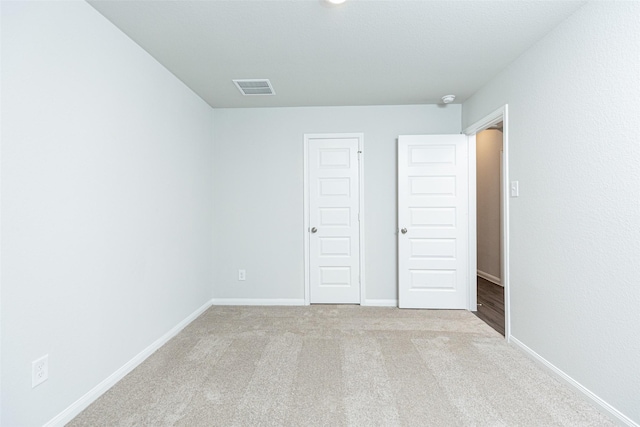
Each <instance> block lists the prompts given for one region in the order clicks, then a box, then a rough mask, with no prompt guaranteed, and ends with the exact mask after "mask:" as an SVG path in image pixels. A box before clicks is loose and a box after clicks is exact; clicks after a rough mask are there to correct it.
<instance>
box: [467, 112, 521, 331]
mask: <svg viewBox="0 0 640 427" xmlns="http://www.w3.org/2000/svg"><path fill="white" fill-rule="evenodd" d="M507 110H508V109H507V105H505V106H503V107H501V108H499V109H498V110H496V111H494V112H493V113H491V114H489V115H487V116H486V117H484V118H483V119H481V120H479V121H478V122H476V123H474V124H473V125H471V126H470V127H469V128H467V129H466V130H465V133H466V134H467V135H470V136H474V137H475V138H471V139H472V141H471V143H470V150H469V151H470V169H471V168H473V169H474V170H473V171H470V174H473V177H474V188H473V190H472V191H471V193H472V194H473V196H474V199H475V200H473V201H472V202H473V203H474V204H475V206H476V209H475V210H474V213H475V218H473V219H472V220H470V223H471V224H472V228H473V231H471V230H470V246H471V245H473V250H474V252H475V254H474V255H475V257H474V259H473V260H470V261H471V262H470V265H473V266H474V267H475V268H474V270H476V272H477V274H474V271H473V270H472V271H470V274H469V280H470V282H471V283H470V295H469V299H470V301H475V303H476V304H477V311H475V314H476V315H477V316H478V317H479V318H480V319H482V320H483V321H485V322H486V323H487V324H489V326H491V327H492V328H493V329H495V330H496V331H498V332H499V333H501V334H502V335H504V336H505V337H506V339H507V340H509V338H510V332H511V328H510V311H509V307H510V304H509V302H510V301H509V203H508V198H507V197H508V194H509V192H508V177H509V165H508V163H509V162H508V159H509V157H508V152H509V143H508V121H507ZM474 261H475V262H474ZM474 264H475V265H474Z"/></svg>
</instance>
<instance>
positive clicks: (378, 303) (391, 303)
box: [362, 299, 398, 307]
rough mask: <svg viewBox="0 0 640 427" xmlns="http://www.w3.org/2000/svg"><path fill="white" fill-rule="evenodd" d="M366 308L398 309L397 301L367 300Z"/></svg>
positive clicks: (365, 302)
mask: <svg viewBox="0 0 640 427" xmlns="http://www.w3.org/2000/svg"><path fill="white" fill-rule="evenodd" d="M362 305H364V306H369V307H397V306H398V300H397V299H367V300H365V301H364V304H362Z"/></svg>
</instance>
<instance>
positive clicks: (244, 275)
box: [238, 269, 247, 280]
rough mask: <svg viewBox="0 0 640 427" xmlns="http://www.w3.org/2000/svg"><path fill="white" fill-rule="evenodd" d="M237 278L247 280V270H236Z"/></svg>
mask: <svg viewBox="0 0 640 427" xmlns="http://www.w3.org/2000/svg"><path fill="white" fill-rule="evenodd" d="M238 280H247V271H246V270H242V269H241V270H238Z"/></svg>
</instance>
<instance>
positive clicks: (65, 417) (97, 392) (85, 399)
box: [43, 301, 211, 427]
mask: <svg viewBox="0 0 640 427" xmlns="http://www.w3.org/2000/svg"><path fill="white" fill-rule="evenodd" d="M209 307H211V301H208V302H207V303H205V304H204V305H203V306H202V307H200V308H198V309H197V310H196V311H194V312H193V313H191V314H190V315H189V316H187V317H186V318H185V319H184V320H182V321H181V322H180V323H178V324H177V325H176V326H174V327H173V328H171V330H169V332H167V333H166V334H164V335H163V336H161V337H160V338H158V339H157V340H155V341H154V342H153V343H152V344H151V345H149V346H148V347H147V348H145V349H144V350H142V351H141V352H140V353H138V354H137V355H136V356H134V358H133V359H131V360H130V361H128V362H127V363H125V364H124V365H123V366H122V367H121V368H120V369H118V370H117V371H115V372H114V373H113V374H111V375H109V376H108V377H107V378H106V379H104V380H103V381H102V382H100V384H98V385H97V386H95V387H94V388H92V389H91V390H89V391H88V392H87V393H86V394H85V395H84V396H82V397H81V398H80V399H78V400H76V401H75V402H74V403H72V404H71V405H70V406H69V407H67V409H65V410H64V411H62V412H60V413H59V414H58V415H56V416H55V417H53V418H52V419H51V420H49V421H48V422H47V423H45V424H44V426H43V427H58V426H60V427H62V426H64V425H65V424H67V423H68V422H69V421H71V420H72V419H73V418H75V417H76V416H77V415H78V414H79V413H80V412H82V411H84V410H85V409H86V408H87V407H88V406H89V405H91V404H92V403H93V402H95V401H96V399H98V398H99V397H100V396H102V395H103V394H104V393H105V392H106V391H107V390H109V389H110V388H111V387H113V386H114V385H115V384H116V383H117V382H118V381H120V380H121V379H122V378H124V377H125V376H126V375H127V374H128V373H129V372H131V371H133V370H134V369H135V368H136V367H137V366H138V365H140V364H141V363H142V362H144V361H145V360H146V359H147V357H149V356H151V355H152V354H153V353H154V352H155V351H156V350H158V349H159V348H160V347H162V346H163V345H165V344H166V343H167V341H169V340H170V339H171V338H173V337H175V336H176V335H178V333H179V332H180V331H181V330H183V329H184V328H185V327H186V326H187V325H189V323H191V322H193V321H194V320H195V319H197V318H198V316H200V315H201V314H202V313H204V312H205V311H206V310H207V309H208V308H209Z"/></svg>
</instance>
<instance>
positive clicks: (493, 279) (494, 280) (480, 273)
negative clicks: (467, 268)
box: [477, 270, 502, 286]
mask: <svg viewBox="0 0 640 427" xmlns="http://www.w3.org/2000/svg"><path fill="white" fill-rule="evenodd" d="M477 272H478V276H480V277H482V278H483V279H485V280H488V281H490V282H491V283H495V284H496V285H498V286H502V280H500V278H499V277H496V276H494V275H493V274H489V273H485V272H484V271H482V270H477Z"/></svg>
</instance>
